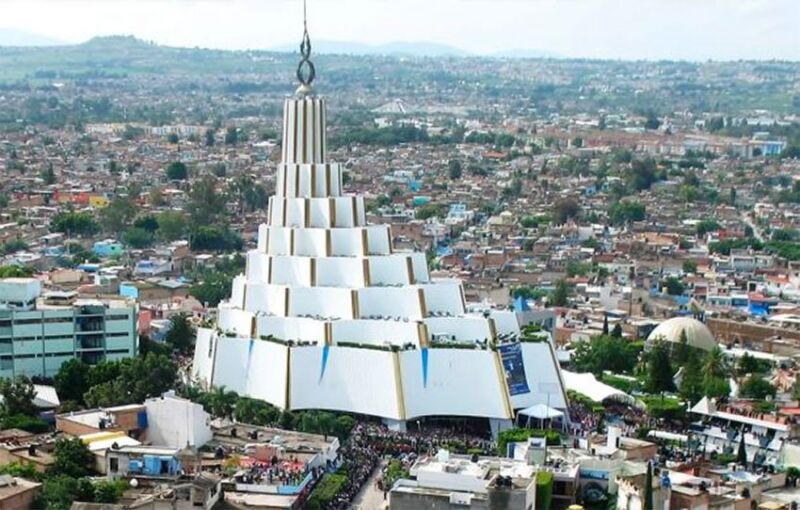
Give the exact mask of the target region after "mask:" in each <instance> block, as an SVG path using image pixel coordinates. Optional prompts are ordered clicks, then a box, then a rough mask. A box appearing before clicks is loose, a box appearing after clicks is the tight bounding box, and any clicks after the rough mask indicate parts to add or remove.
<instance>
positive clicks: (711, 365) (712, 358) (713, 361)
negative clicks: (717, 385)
mask: <svg viewBox="0 0 800 510" xmlns="http://www.w3.org/2000/svg"><path fill="white" fill-rule="evenodd" d="M703 371H704V372H705V374H706V375H707V376H713V377H725V375H726V372H727V367H726V366H725V357H724V355H723V353H722V349H720V347H719V346H718V345H717V346H715V347H714V348H713V349H712V350H711V351H709V353H708V354H707V355H706V359H705V363H704V364H703Z"/></svg>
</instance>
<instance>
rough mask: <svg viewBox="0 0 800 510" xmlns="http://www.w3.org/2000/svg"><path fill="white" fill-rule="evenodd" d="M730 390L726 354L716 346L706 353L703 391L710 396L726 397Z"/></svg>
mask: <svg viewBox="0 0 800 510" xmlns="http://www.w3.org/2000/svg"><path fill="white" fill-rule="evenodd" d="M730 392H731V388H730V383H728V368H727V366H726V364H725V356H724V354H723V353H722V349H720V347H719V346H716V347H714V348H713V349H712V350H711V351H709V352H708V354H706V357H705V360H704V362H703V393H704V394H705V395H706V396H707V397H710V398H725V397H727V396H728V395H729V394H730Z"/></svg>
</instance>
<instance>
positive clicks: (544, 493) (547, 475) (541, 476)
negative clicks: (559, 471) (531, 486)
mask: <svg viewBox="0 0 800 510" xmlns="http://www.w3.org/2000/svg"><path fill="white" fill-rule="evenodd" d="M552 503H553V473H551V472H549V471H539V472H538V473H536V508H537V510H550V507H551V506H552Z"/></svg>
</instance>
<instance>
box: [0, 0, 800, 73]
mask: <svg viewBox="0 0 800 510" xmlns="http://www.w3.org/2000/svg"><path fill="white" fill-rule="evenodd" d="M308 1H309V4H308V9H309V28H310V31H311V37H312V41H313V39H318V40H321V39H324V40H335V41H355V42H363V43H386V42H395V41H425V42H436V43H444V44H449V45H453V46H457V47H459V48H462V49H465V50H467V51H470V52H473V53H483V54H487V53H493V52H497V51H507V50H517V49H530V50H542V51H547V52H552V53H556V54H558V55H561V56H567V57H592V58H621V59H639V58H643V59H660V58H670V59H691V60H704V59H708V58H713V59H724V60H732V59H769V58H782V59H791V60H800V28H799V27H800V0H308ZM0 28H13V29H17V30H24V31H28V32H33V33H37V34H40V35H45V36H48V37H51V38H55V39H58V40H61V41H64V42H82V41H84V40H86V39H88V38H90V37H92V36H95V35H109V34H133V35H136V36H137V37H140V38H144V39H147V40H152V41H155V42H158V43H162V44H169V45H176V46H202V47H213V48H227V49H246V48H259V49H263V48H270V47H274V46H278V45H283V44H286V43H294V42H297V41H298V40H299V37H300V34H301V32H302V1H301V0H82V1H77V0H0Z"/></svg>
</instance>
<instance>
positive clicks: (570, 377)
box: [561, 370, 641, 407]
mask: <svg viewBox="0 0 800 510" xmlns="http://www.w3.org/2000/svg"><path fill="white" fill-rule="evenodd" d="M561 374H562V375H563V376H564V386H566V388H567V390H572V391H577V392H578V393H581V394H583V395H586V396H587V397H589V398H590V399H592V400H594V401H595V402H603V401H605V400H614V401H617V402H622V403H624V404H628V405H630V406H636V407H640V406H641V403H640V402H639V401H638V400H636V399H635V398H633V397H632V396H630V395H628V394H627V393H625V392H624V391H620V390H618V389H616V388H615V387H613V386H609V385H608V384H605V383H603V382H600V381H598V380H597V378H596V377H595V376H594V374H589V373H586V374H578V373H575V372H569V371H567V370H562V371H561Z"/></svg>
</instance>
